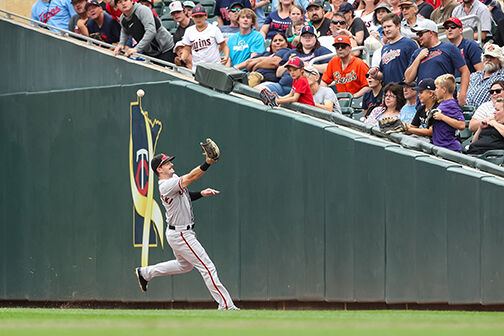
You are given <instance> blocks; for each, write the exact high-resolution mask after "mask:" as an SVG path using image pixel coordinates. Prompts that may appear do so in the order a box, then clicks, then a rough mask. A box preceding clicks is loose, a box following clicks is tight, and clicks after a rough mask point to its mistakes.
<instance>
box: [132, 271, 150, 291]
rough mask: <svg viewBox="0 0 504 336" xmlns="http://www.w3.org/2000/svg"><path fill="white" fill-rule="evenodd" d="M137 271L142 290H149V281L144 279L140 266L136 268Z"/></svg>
mask: <svg viewBox="0 0 504 336" xmlns="http://www.w3.org/2000/svg"><path fill="white" fill-rule="evenodd" d="M135 273H136V276H137V278H138V285H139V286H140V289H141V290H142V292H147V284H148V283H149V282H148V281H147V280H145V279H144V277H143V276H142V274H140V267H137V268H136V270H135Z"/></svg>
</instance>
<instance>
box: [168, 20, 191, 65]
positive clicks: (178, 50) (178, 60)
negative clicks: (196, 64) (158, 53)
mask: <svg viewBox="0 0 504 336" xmlns="http://www.w3.org/2000/svg"><path fill="white" fill-rule="evenodd" d="M184 13H185V11H184ZM173 52H174V53H175V55H177V56H176V57H175V64H176V65H178V66H182V67H185V68H188V69H192V67H193V65H192V56H191V55H190V54H189V55H188V56H187V57H186V59H185V61H183V60H182V56H183V52H184V42H182V41H178V42H177V43H175V47H174V48H173Z"/></svg>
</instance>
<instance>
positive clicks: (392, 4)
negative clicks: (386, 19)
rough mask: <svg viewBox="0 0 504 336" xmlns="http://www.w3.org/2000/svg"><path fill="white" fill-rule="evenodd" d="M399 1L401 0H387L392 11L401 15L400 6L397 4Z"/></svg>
mask: <svg viewBox="0 0 504 336" xmlns="http://www.w3.org/2000/svg"><path fill="white" fill-rule="evenodd" d="M400 3H401V0H389V5H390V7H392V13H394V14H397V15H399V16H400V15H401V7H399V4H400Z"/></svg>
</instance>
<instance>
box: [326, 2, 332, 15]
mask: <svg viewBox="0 0 504 336" xmlns="http://www.w3.org/2000/svg"><path fill="white" fill-rule="evenodd" d="M324 11H325V12H326V13H329V12H331V11H332V9H331V3H330V2H329V1H325V2H324Z"/></svg>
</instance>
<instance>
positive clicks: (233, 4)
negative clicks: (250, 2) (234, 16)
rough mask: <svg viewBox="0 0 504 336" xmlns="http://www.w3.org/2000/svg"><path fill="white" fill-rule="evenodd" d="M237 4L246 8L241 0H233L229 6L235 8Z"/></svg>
mask: <svg viewBox="0 0 504 336" xmlns="http://www.w3.org/2000/svg"><path fill="white" fill-rule="evenodd" d="M236 5H238V6H240V7H241V8H245V6H244V5H243V4H242V3H241V2H240V1H235V2H233V3H232V4H231V6H229V7H228V8H233V7H234V6H236Z"/></svg>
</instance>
